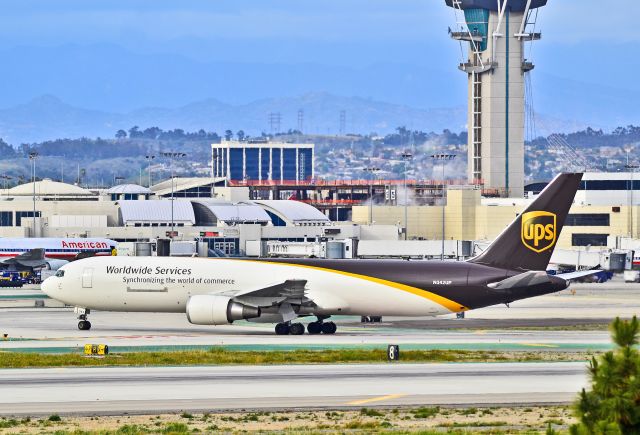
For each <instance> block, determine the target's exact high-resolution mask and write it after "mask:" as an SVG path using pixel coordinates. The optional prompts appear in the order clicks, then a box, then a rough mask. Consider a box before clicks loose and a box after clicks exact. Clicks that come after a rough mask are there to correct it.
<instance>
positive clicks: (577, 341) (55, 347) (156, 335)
mask: <svg viewBox="0 0 640 435" xmlns="http://www.w3.org/2000/svg"><path fill="white" fill-rule="evenodd" d="M91 321H92V323H93V325H94V327H93V328H92V329H91V330H90V331H79V330H78V329H77V328H76V320H75V317H74V315H73V313H72V312H70V311H68V310H55V309H29V310H0V333H7V334H8V335H9V338H10V339H11V340H10V341H0V351H2V350H22V351H49V352H53V351H61V352H68V351H73V350H77V349H79V348H82V347H83V346H84V345H85V344H86V343H104V344H108V345H109V346H110V348H111V349H112V350H113V351H116V352H122V351H131V350H175V349H185V348H188V349H195V348H201V347H209V346H214V345H215V346H226V347H229V348H233V349H244V350H270V349H292V348H298V347H304V348H340V347H352V348H353V347H386V345H387V344H390V343H393V344H400V345H401V346H403V348H405V349H483V350H487V349H495V350H508V349H511V350H534V349H543V350H585V349H591V350H602V349H608V348H609V347H610V338H609V333H608V332H606V331H561V330H560V331H559V330H550V331H547V330H530V331H525V330H509V329H504V330H500V329H498V330H446V329H440V330H432V329H428V328H419V327H413V328H398V327H393V325H392V324H389V325H367V326H360V325H351V326H350V325H349V324H345V322H347V323H348V322H352V321H353V318H346V319H340V320H338V328H339V330H338V331H339V332H338V333H337V334H335V335H309V334H305V335H303V336H277V335H275V334H274V333H273V330H272V328H273V326H272V325H261V324H251V323H248V322H238V324H237V325H235V324H234V325H228V326H211V327H208V326H194V325H191V324H189V323H188V322H187V320H186V318H185V316H184V315H182V314H154V313H144V314H136V315H132V314H129V313H107V312H97V313H92V314H91ZM449 321H450V322H456V323H458V324H460V325H464V321H459V320H455V319H449Z"/></svg>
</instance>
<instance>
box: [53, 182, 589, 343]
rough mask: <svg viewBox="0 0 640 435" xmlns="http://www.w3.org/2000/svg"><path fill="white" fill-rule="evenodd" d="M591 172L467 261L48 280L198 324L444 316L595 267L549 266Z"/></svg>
mask: <svg viewBox="0 0 640 435" xmlns="http://www.w3.org/2000/svg"><path fill="white" fill-rule="evenodd" d="M581 179H582V174H561V175H558V176H557V177H556V178H555V179H554V180H553V181H552V182H551V183H550V184H549V186H548V187H547V188H546V189H545V190H544V191H543V192H542V193H541V194H540V195H539V196H538V197H537V198H536V199H535V200H534V201H533V202H532V203H531V205H530V206H529V207H528V208H527V209H526V210H525V211H524V212H523V213H522V214H521V215H520V216H518V217H517V218H516V219H515V220H514V221H513V222H512V223H511V224H510V225H509V226H508V227H507V228H506V229H505V230H504V231H503V232H502V234H500V235H499V236H498V238H497V239H496V240H495V241H494V242H493V243H492V244H491V245H490V246H489V247H488V248H487V249H486V250H485V251H484V252H482V253H481V254H480V255H478V256H477V257H475V258H473V259H470V260H468V261H464V262H456V261H445V262H442V261H405V260H324V259H269V260H266V259H265V260H249V259H228V258H215V259H207V258H175V257H173V258H172V257H102V258H97V257H94V258H88V259H83V260H80V261H76V262H73V263H70V264H67V265H65V266H64V267H62V268H61V269H60V270H59V271H58V272H57V274H56V275H55V276H53V277H50V278H48V279H47V280H46V281H45V282H44V284H43V290H44V292H45V293H46V294H47V295H49V296H50V297H52V298H54V299H57V300H59V301H62V302H64V303H66V304H68V305H73V306H75V307H76V313H77V314H79V320H80V321H79V323H78V328H80V329H83V330H84V329H89V328H90V327H91V323H89V321H88V320H87V316H88V314H89V313H90V310H93V309H96V310H106V311H126V312H177V313H186V315H187V319H188V320H189V322H191V323H193V324H198V325H225V324H230V323H233V322H234V321H236V320H249V321H254V322H263V323H277V325H276V327H275V332H276V334H280V335H284V334H292V335H300V334H304V330H305V327H304V325H303V324H302V323H299V322H296V321H295V320H296V319H298V318H300V317H307V316H314V317H316V319H317V320H315V321H313V322H311V323H309V324H308V325H307V331H308V332H309V333H310V334H319V333H324V334H333V333H335V332H336V325H335V323H333V322H330V321H327V319H328V318H329V317H330V316H333V315H358V316H362V315H367V316H429V315H431V316H437V315H440V314H448V313H456V312H462V311H466V310H471V309H475V308H482V307H486V306H489V305H496V304H509V303H510V302H513V301H517V300H519V299H525V298H530V297H533V296H539V295H544V294H547V293H553V292H557V291H560V290H564V289H565V288H567V287H568V283H569V280H570V279H573V278H576V277H579V276H584V275H588V274H591V273H594V272H593V271H587V272H575V273H572V274H565V275H557V276H552V275H548V274H547V272H546V268H547V265H548V264H549V259H550V258H551V254H552V252H553V248H554V247H555V245H556V241H557V240H558V236H559V234H560V230H561V229H562V226H563V224H564V221H565V218H566V216H567V213H568V212H569V208H570V207H571V203H572V202H573V198H574V195H575V193H576V190H577V188H578V185H579V183H580V180H581Z"/></svg>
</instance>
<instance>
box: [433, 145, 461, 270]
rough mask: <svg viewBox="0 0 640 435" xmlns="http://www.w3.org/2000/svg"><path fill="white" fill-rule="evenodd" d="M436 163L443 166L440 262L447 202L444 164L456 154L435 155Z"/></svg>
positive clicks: (442, 253)
mask: <svg viewBox="0 0 640 435" xmlns="http://www.w3.org/2000/svg"><path fill="white" fill-rule="evenodd" d="M431 158H432V159H433V161H434V162H440V163H441V164H442V181H441V182H442V251H441V253H440V260H444V237H445V221H444V218H445V215H444V211H445V201H446V192H445V190H446V186H445V183H444V164H445V163H446V162H448V161H451V160H453V159H455V158H456V155H455V154H434V155H432V156H431Z"/></svg>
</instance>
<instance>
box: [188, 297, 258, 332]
mask: <svg viewBox="0 0 640 435" xmlns="http://www.w3.org/2000/svg"><path fill="white" fill-rule="evenodd" d="M260 314H261V313H260V308H256V307H250V306H248V305H244V304H241V303H238V302H234V301H232V300H231V298H230V297H227V296H215V295H196V296H191V297H190V298H189V301H187V320H189V323H193V324H194V325H228V324H230V323H233V322H234V321H236V320H246V319H254V318H256V317H260Z"/></svg>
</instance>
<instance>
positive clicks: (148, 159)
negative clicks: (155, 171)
mask: <svg viewBox="0 0 640 435" xmlns="http://www.w3.org/2000/svg"><path fill="white" fill-rule="evenodd" d="M144 158H145V159H147V161H148V165H147V174H148V175H149V189H151V161H152V160H153V159H155V158H156V156H154V155H151V154H148V155H146V156H144Z"/></svg>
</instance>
